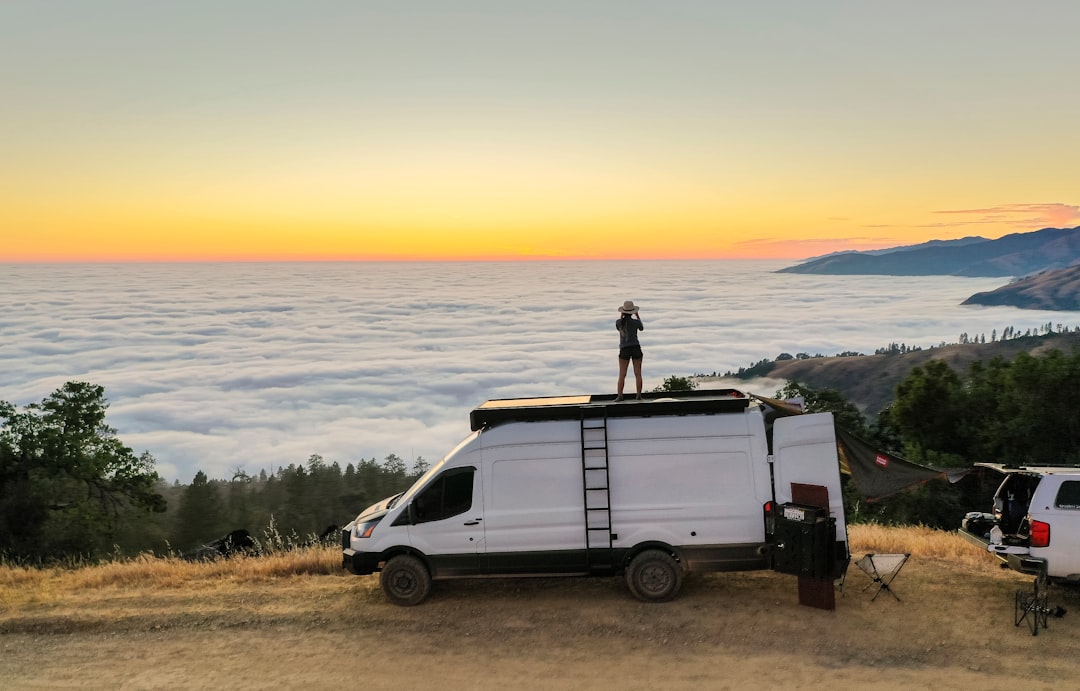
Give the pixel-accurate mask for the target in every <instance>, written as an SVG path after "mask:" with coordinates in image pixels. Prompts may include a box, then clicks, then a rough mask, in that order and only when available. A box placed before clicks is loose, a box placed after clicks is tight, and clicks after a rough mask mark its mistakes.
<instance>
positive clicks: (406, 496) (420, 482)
mask: <svg viewBox="0 0 1080 691" xmlns="http://www.w3.org/2000/svg"><path fill="white" fill-rule="evenodd" d="M479 435H480V432H473V433H472V434H470V435H469V436H467V437H465V438H464V439H462V440H461V443H459V444H458V445H457V446H455V447H454V449H453V451H451V452H450V453H448V454H446V455H445V456H443V458H442V460H441V461H439V462H438V463H436V464H434V465H433V466H431V467H430V468H428V469H427V472H426V473H424V474H423V475H421V476H420V477H419V478H417V480H416V482H414V483H413V484H412V487H410V488H409V489H407V490H405V492H404V493H403V494H401V495H400V496H398V497H395V499H394V502H393V503H392V504H391V505H390V506H389V507H388V508H393V507H395V506H397V505H398V504H399V503H400V502H403V501H405V502H407V501H409V500H410V499H412V498H413V495H415V494H416V493H417V491H418V490H419V489H420V488H421V487H423V486H424V485H426V484H427V483H428V480H430V479H431V478H432V477H434V476H435V475H436V474H437V473H438V472H439V471H441V470H442V469H443V467H445V466H446V464H447V462H448V461H450V460H451V459H452V458H454V456H456V455H457V454H458V453H460V452H461V451H462V449H464V448H465V447H466V446H467V445H468V444H469V442H471V441H472V440H473V439H476V437H477V436H479Z"/></svg>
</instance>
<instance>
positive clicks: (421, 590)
mask: <svg viewBox="0 0 1080 691" xmlns="http://www.w3.org/2000/svg"><path fill="white" fill-rule="evenodd" d="M379 585H380V586H382V590H383V594H385V595H386V599H387V600H389V601H390V602H393V603H394V604H395V605H401V606H402V607H412V606H413V605H418V604H420V603H421V602H423V601H424V600H426V599H427V596H428V594H429V593H430V592H431V574H430V573H428V570H427V567H426V566H424V562H422V561H420V560H419V559H417V558H416V557H412V556H409V555H408V554H399V555H398V556H396V557H391V558H390V560H389V561H387V562H386V566H384V567H383V569H382V573H381V574H380V575H379Z"/></svg>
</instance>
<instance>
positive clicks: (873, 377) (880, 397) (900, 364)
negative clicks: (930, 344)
mask: <svg viewBox="0 0 1080 691" xmlns="http://www.w3.org/2000/svg"><path fill="white" fill-rule="evenodd" d="M1078 347H1080V333H1076V332H1069V333H1055V334H1047V335H1045V336H1030V337H1024V338H1013V339H1009V340H1007V341H998V342H995V343H982V344H965V345H949V346H944V347H940V348H932V349H926V350H917V351H915V352H909V353H904V354H899V353H898V354H895V355H858V356H850V357H825V358H810V359H807V360H779V361H776V362H774V363H773V364H772V368H771V369H770V370H769V371H768V373H761V372H758V375H759V376H767V377H769V378H771V379H784V380H788V381H796V382H799V383H801V384H803V385H805V386H809V387H811V388H830V389H836V390H837V391H839V392H840V393H841V394H843V395H844V397H845V398H847V399H848V400H849V401H851V402H852V403H854V404H855V405H856V406H858V408H859V409H860V410H861V411H862V412H863V413H864V414H866V415H869V416H875V415H877V414H878V413H879V412H881V410H883V409H884V408H885V407H886V406H888V405H889V403H891V402H892V400H893V396H894V393H895V391H896V385H897V384H899V383H900V381H901V380H902V379H903V378H904V377H905V376H906V375H907V373H908V372H910V371H911V369H912V368H913V367H916V366H918V365H921V364H923V363H925V362H927V361H928V360H944V361H945V362H946V363H948V365H949V367H951V368H952V369H953V370H956V371H957V372H963V371H965V370H967V368H968V366H969V365H970V364H971V363H973V362H977V361H980V360H981V361H984V362H988V361H990V360H992V359H994V358H995V357H1001V358H1004V359H1006V360H1012V359H1013V358H1015V357H1016V355H1017V354H1018V353H1021V352H1026V353H1030V354H1032V355H1038V354H1040V353H1043V352H1046V351H1048V350H1055V349H1056V350H1060V351H1061V352H1063V353H1072V352H1073V349H1074V348H1078ZM755 369H756V368H755ZM769 393H772V392H769Z"/></svg>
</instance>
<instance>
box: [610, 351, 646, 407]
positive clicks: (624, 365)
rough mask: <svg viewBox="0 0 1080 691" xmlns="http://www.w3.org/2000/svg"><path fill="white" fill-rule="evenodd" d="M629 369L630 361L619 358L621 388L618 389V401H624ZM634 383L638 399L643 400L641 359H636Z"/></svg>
mask: <svg viewBox="0 0 1080 691" xmlns="http://www.w3.org/2000/svg"><path fill="white" fill-rule="evenodd" d="M629 367H630V361H629V360H623V359H622V358H619V386H618V388H617V389H616V390H617V392H618V394H619V395H618V396H617V397H616V398H615V400H616V401H621V400H622V399H623V386H624V385H625V383H626V370H627V369H629ZM634 383H635V384H636V386H637V397H638V398H641V358H639V357H636V358H634Z"/></svg>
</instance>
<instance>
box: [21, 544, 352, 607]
mask: <svg viewBox="0 0 1080 691" xmlns="http://www.w3.org/2000/svg"><path fill="white" fill-rule="evenodd" d="M340 573H341V550H340V548H337V547H323V546H315V547H305V548H302V549H296V550H292V551H288V552H275V553H272V554H269V555H266V556H258V557H255V556H252V557H247V556H239V557H234V558H232V559H219V560H215V561H198V562H189V561H184V560H183V559H179V558H176V557H165V558H162V557H155V556H153V555H141V556H138V557H134V558H131V559H118V560H115V561H109V562H104V563H101V564H94V565H87V566H82V567H77V568H61V567H49V568H28V567H23V566H12V565H2V566H0V607H2V606H11V605H14V604H16V603H20V602H23V603H25V602H47V601H50V600H52V599H54V597H55V595H56V594H57V593H60V592H72V591H87V590H91V591H92V590H109V589H118V588H119V589H124V590H127V591H132V590H138V589H143V588H145V589H153V590H161V589H180V588H189V587H192V586H200V585H201V586H210V587H213V586H214V585H219V584H224V583H229V584H234V585H235V584H238V583H239V584H242V583H262V582H269V581H275V580H278V579H282V578H289V577H293V576H315V575H328V574H334V575H337V574H340Z"/></svg>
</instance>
